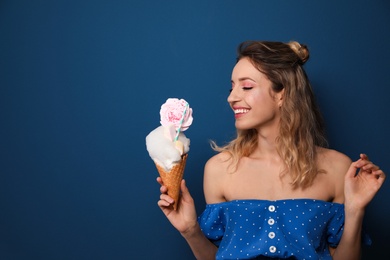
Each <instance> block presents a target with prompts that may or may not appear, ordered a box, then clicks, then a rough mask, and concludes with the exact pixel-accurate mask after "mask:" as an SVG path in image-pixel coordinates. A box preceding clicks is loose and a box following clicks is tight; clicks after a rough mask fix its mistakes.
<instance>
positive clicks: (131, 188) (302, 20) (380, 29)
mask: <svg viewBox="0 0 390 260" xmlns="http://www.w3.org/2000/svg"><path fill="white" fill-rule="evenodd" d="M389 26H390V3H389V1H387V0H375V1H363V0H348V1H336V0H332V1H329V0H327V1H303V0H296V1H280V0H272V1H260V0H256V1H232V0H214V1H199V0H198V1H179V0H175V1H157V0H156V1H125V0H90V1H88V0H84V1H80V0H77V1H75V0H67V1H65V0H56V1H50V0H36V1H29V0H1V1H0V124H1V126H0V259H11V260H13V259H18V260H19V259H42V260H46V259H58V260H60V259H193V256H192V253H191V251H190V249H189V247H188V246H187V244H186V242H185V241H184V240H183V239H182V238H181V236H180V234H178V233H177V231H176V230H174V229H173V227H171V226H170V224H169V223H168V221H167V220H166V219H165V217H164V216H163V214H162V213H161V211H160V209H159V208H158V207H157V204H156V203H157V200H158V198H159V185H158V184H157V183H156V182H155V178H156V177H157V172H156V170H155V167H154V164H153V162H152V161H151V159H150V158H149V156H148V154H147V152H146V149H145V143H144V140H145V136H146V135H147V134H148V133H149V132H150V131H151V130H152V129H154V128H155V127H157V126H158V125H159V109H160V105H161V104H162V103H164V102H165V100H166V99H167V98H168V97H179V98H185V99H186V100H188V101H189V102H190V105H191V106H192V107H193V109H194V123H193V125H192V126H191V128H190V129H189V130H188V131H187V132H186V133H187V136H188V137H189V138H191V152H190V157H189V160H188V162H187V163H188V164H187V165H188V166H187V169H186V177H185V178H186V179H187V182H188V186H189V188H190V190H191V192H192V194H193V196H194V198H195V200H196V206H197V210H198V213H200V212H201V211H202V210H203V208H204V206H205V202H204V198H203V191H202V175H203V166H204V163H205V162H206V160H207V159H208V158H209V157H210V156H212V155H213V152H212V151H211V149H210V146H209V140H216V141H217V142H218V143H219V144H223V143H225V142H227V141H229V140H230V139H231V138H232V137H233V136H234V133H235V129H234V121H233V116H232V113H231V111H230V109H229V107H228V105H227V103H226V98H227V95H228V92H229V89H230V73H231V69H232V67H233V66H234V63H235V56H236V47H237V45H238V44H239V43H240V42H242V41H244V40H249V39H253V40H276V41H289V40H298V41H299V42H301V43H305V44H307V45H308V46H309V48H310V52H311V59H310V60H309V62H308V63H307V64H306V65H305V66H306V70H307V72H308V74H309V77H310V79H311V81H312V84H313V86H314V88H315V92H316V94H317V99H318V101H319V103H320V106H321V109H322V111H323V114H324V116H325V119H326V123H327V131H328V134H329V140H330V145H331V147H332V148H334V149H337V150H339V151H341V152H344V153H345V154H347V155H348V156H350V157H351V158H352V159H356V158H358V155H359V153H360V152H365V153H367V154H368V155H369V156H370V158H371V159H372V160H373V161H374V162H375V163H377V164H378V165H380V166H381V167H382V168H383V169H384V170H385V171H387V172H388V173H390V172H389V169H390V163H389V152H388V151H389V147H390V141H389V138H388V135H387V133H388V129H389V127H390V120H389V114H388V113H389V112H390V105H389V103H388V98H389V95H390V85H389V82H390V73H389V69H390V51H389V42H390V30H389ZM389 185H390V182H389V181H387V182H386V183H385V184H384V187H383V188H382V190H381V191H380V192H379V194H378V195H377V197H376V198H375V199H374V201H373V202H372V204H370V206H369V207H368V209H367V213H366V218H365V222H366V229H367V231H368V232H369V233H370V234H371V237H372V239H373V240H374V244H373V246H372V247H370V248H364V259H379V258H381V257H382V258H383V257H384V256H387V255H388V252H387V251H388V238H389V233H390V209H389V201H388V199H389V198H390V191H389ZM375 257H377V258H375Z"/></svg>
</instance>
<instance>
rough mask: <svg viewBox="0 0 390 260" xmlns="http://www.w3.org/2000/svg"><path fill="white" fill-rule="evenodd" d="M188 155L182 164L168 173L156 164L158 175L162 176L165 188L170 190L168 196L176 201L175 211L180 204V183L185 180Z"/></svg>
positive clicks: (175, 166) (183, 158) (182, 160)
mask: <svg viewBox="0 0 390 260" xmlns="http://www.w3.org/2000/svg"><path fill="white" fill-rule="evenodd" d="M187 157H188V154H184V155H183V156H182V159H181V161H180V163H178V164H176V165H174V166H173V167H172V169H171V170H170V171H169V172H167V171H165V169H164V168H163V167H161V166H160V165H158V164H157V163H156V167H157V170H158V173H159V174H160V176H161V178H162V181H163V183H164V186H166V187H167V189H168V195H169V196H170V197H171V198H173V199H174V200H175V202H174V204H173V209H174V210H176V209H177V206H178V202H179V195H180V183H181V180H182V179H183V175H184V169H185V166H186V161H187Z"/></svg>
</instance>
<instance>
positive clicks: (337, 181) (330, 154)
mask: <svg viewBox="0 0 390 260" xmlns="http://www.w3.org/2000/svg"><path fill="white" fill-rule="evenodd" d="M351 163H352V161H351V159H350V158H349V157H348V156H347V155H345V154H343V153H341V152H338V151H336V150H332V149H326V148H319V150H318V165H319V168H320V169H323V170H325V172H326V176H327V179H328V180H329V183H331V184H332V186H333V187H334V199H333V202H338V203H343V202H344V177H345V174H346V172H347V171H348V168H349V167H350V165H351Z"/></svg>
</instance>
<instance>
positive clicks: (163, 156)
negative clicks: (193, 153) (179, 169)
mask: <svg viewBox="0 0 390 260" xmlns="http://www.w3.org/2000/svg"><path fill="white" fill-rule="evenodd" d="M164 132H165V133H164ZM178 140H179V141H180V142H181V143H183V148H184V153H188V151H189V150H190V139H188V138H187V137H186V136H185V135H184V134H183V133H180V134H179V138H178ZM146 149H147V150H148V152H149V156H150V157H151V158H152V160H153V161H154V162H155V163H157V164H159V165H160V166H162V167H163V168H164V169H165V170H166V171H170V170H171V169H172V167H173V165H175V164H177V163H178V162H179V161H180V160H181V152H180V151H179V150H180V149H177V148H176V145H175V143H174V142H173V141H171V140H170V139H169V138H168V137H167V135H166V129H165V130H164V127H163V126H159V127H157V128H156V129H154V130H153V131H152V132H150V133H149V134H148V136H146Z"/></svg>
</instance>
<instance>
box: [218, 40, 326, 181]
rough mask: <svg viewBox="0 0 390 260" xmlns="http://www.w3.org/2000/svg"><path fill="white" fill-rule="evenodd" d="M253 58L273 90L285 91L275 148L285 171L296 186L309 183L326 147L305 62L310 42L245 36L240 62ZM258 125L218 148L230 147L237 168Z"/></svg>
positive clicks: (253, 145) (227, 149)
mask: <svg viewBox="0 0 390 260" xmlns="http://www.w3.org/2000/svg"><path fill="white" fill-rule="evenodd" d="M244 57H246V58H249V59H250V61H251V62H252V63H253V65H254V66H255V67H256V68H257V69H258V70H259V71H260V72H262V73H264V74H265V75H266V76H267V77H268V79H269V80H270V81H271V82H272V83H273V86H272V90H273V92H274V93H279V92H280V91H282V90H284V93H283V104H282V106H281V108H280V109H281V110H280V114H281V117H280V129H279V135H278V137H277V140H276V144H277V151H278V153H279V155H280V157H281V158H282V159H283V161H284V164H285V170H284V171H283V172H282V173H289V174H290V175H291V177H292V183H291V184H292V185H293V187H294V188H298V187H300V188H306V187H308V186H310V185H311V184H312V182H313V180H314V178H315V177H316V175H317V174H318V173H319V172H324V171H323V170H321V169H318V168H317V163H316V162H317V160H316V159H317V147H318V146H319V147H326V146H327V140H326V138H325V130H324V123H323V119H322V116H321V113H320V111H319V108H318V106H317V104H316V101H315V97H314V93H313V90H312V87H311V85H310V82H309V80H308V77H307V75H306V72H305V70H304V69H303V67H302V66H303V65H304V64H305V62H306V61H307V60H308V59H309V50H308V48H307V46H306V45H303V44H302V45H301V44H299V43H298V42H296V41H292V42H289V43H282V42H268V41H246V42H243V43H241V44H240V45H239V47H238V56H237V61H239V60H240V59H242V58H244ZM257 140H258V136H257V130H255V129H250V130H237V137H236V138H235V139H234V140H232V141H231V142H229V143H228V144H226V145H225V146H222V147H219V146H217V145H216V143H215V142H212V147H213V149H214V150H216V151H219V152H228V153H229V154H230V155H231V159H232V165H234V167H235V168H234V169H235V170H236V169H237V165H238V162H239V160H240V158H242V157H246V156H249V155H250V154H251V153H252V152H253V151H254V150H255V149H256V147H257V145H258V141H257Z"/></svg>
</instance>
